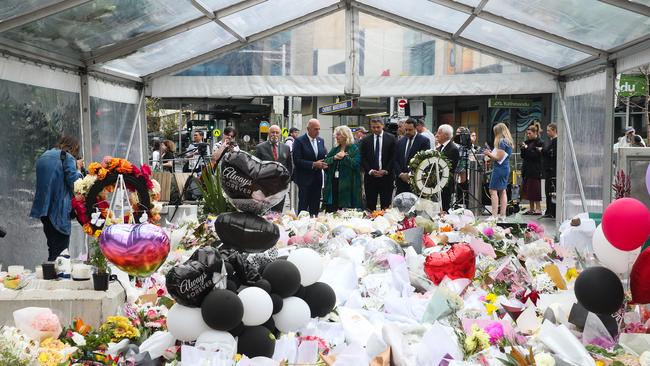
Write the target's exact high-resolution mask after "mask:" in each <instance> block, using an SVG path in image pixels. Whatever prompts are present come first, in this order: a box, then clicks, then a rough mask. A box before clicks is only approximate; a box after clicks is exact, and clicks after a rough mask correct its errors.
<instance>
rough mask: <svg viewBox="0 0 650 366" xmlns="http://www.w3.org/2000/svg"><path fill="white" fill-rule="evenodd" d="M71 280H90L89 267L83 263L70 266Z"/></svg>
mask: <svg viewBox="0 0 650 366" xmlns="http://www.w3.org/2000/svg"><path fill="white" fill-rule="evenodd" d="M72 278H73V279H75V280H88V279H90V266H89V265H87V264H83V263H79V264H77V263H75V264H74V265H73V266H72Z"/></svg>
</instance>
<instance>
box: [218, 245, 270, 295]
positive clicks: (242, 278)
mask: <svg viewBox="0 0 650 366" xmlns="http://www.w3.org/2000/svg"><path fill="white" fill-rule="evenodd" d="M222 257H223V258H224V260H225V261H226V263H227V264H228V265H230V269H231V271H230V272H228V276H229V279H235V278H236V279H237V280H238V282H239V283H241V284H245V285H247V286H252V285H253V284H255V282H257V281H259V280H260V279H261V278H262V276H260V273H259V272H258V271H257V269H256V268H255V266H254V265H253V264H252V263H250V262H249V261H248V260H247V259H246V254H242V253H239V252H238V251H236V250H234V249H226V250H224V251H223V252H222ZM236 282H237V281H236Z"/></svg>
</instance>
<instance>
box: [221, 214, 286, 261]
mask: <svg viewBox="0 0 650 366" xmlns="http://www.w3.org/2000/svg"><path fill="white" fill-rule="evenodd" d="M214 228H215V230H216V231H217V235H219V238H220V239H221V240H222V241H223V244H224V246H225V247H227V248H233V249H236V250H238V251H242V252H263V251H265V250H267V249H270V248H272V247H273V246H274V245H275V244H276V243H277V242H278V239H279V238H280V229H279V228H278V226H277V225H275V224H274V223H272V222H269V221H267V220H265V219H264V218H262V217H259V216H257V215H253V214H250V213H244V212H231V213H226V214H221V215H219V216H218V217H217V219H216V220H215V222H214Z"/></svg>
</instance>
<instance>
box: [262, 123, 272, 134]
mask: <svg viewBox="0 0 650 366" xmlns="http://www.w3.org/2000/svg"><path fill="white" fill-rule="evenodd" d="M269 127H271V124H270V123H269V122H268V121H262V122H260V133H269Z"/></svg>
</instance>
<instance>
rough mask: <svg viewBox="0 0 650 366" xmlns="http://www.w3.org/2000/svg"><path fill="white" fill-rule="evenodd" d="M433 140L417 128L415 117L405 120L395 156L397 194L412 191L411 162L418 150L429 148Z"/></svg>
mask: <svg viewBox="0 0 650 366" xmlns="http://www.w3.org/2000/svg"><path fill="white" fill-rule="evenodd" d="M430 148H431V142H430V141H429V139H428V138H426V137H424V136H422V135H420V134H418V133H417V132H416V130H415V119H413V118H409V119H407V120H406V121H404V137H402V138H401V139H400V140H399V141H397V147H396V150H397V155H396V156H395V165H394V166H395V168H394V172H395V194H396V195H397V194H400V193H403V192H411V187H410V186H409V180H410V174H411V169H410V168H409V162H410V161H411V159H413V156H415V154H416V153H417V152H418V151H423V150H429V149H430Z"/></svg>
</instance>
